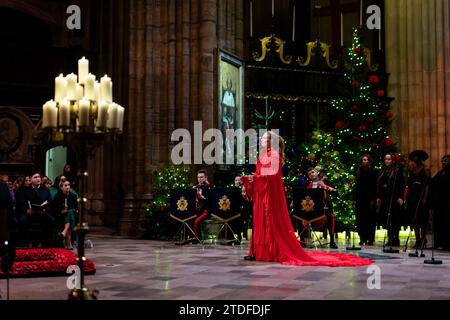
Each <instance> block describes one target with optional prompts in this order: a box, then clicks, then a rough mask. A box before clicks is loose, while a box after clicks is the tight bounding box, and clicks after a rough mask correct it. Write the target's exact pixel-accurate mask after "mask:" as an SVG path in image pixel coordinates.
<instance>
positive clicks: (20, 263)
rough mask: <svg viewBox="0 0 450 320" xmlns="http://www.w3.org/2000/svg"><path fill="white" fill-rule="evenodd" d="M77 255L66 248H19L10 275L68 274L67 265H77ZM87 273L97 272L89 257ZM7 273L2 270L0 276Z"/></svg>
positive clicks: (86, 267) (3, 276) (85, 269)
mask: <svg viewBox="0 0 450 320" xmlns="http://www.w3.org/2000/svg"><path fill="white" fill-rule="evenodd" d="M76 258H77V255H76V254H75V253H73V252H72V251H69V250H66V249H58V248H52V249H18V250H17V251H16V259H15V261H14V265H13V266H12V269H11V271H10V272H9V276H10V277H43V276H58V275H60V276H68V274H67V273H66V270H67V267H68V266H70V265H76V264H77V261H76ZM84 271H85V274H93V273H95V264H94V262H92V261H91V260H89V259H87V260H86V262H85V263H84ZM5 277H6V274H5V273H3V272H2V271H1V270H0V278H5Z"/></svg>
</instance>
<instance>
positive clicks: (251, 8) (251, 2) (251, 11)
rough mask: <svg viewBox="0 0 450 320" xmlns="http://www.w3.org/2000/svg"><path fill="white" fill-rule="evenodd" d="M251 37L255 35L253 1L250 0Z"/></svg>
mask: <svg viewBox="0 0 450 320" xmlns="http://www.w3.org/2000/svg"><path fill="white" fill-rule="evenodd" d="M250 37H253V1H252V0H250Z"/></svg>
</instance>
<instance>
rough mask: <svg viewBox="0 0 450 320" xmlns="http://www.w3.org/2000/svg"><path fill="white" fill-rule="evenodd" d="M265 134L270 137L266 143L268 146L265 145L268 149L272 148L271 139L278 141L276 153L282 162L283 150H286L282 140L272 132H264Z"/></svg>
mask: <svg viewBox="0 0 450 320" xmlns="http://www.w3.org/2000/svg"><path fill="white" fill-rule="evenodd" d="M266 133H267V134H268V135H269V137H270V139H269V140H268V141H267V142H268V145H267V146H268V147H270V148H271V147H272V139H273V140H275V139H278V153H279V154H280V158H281V159H282V161H284V150H285V148H286V145H285V143H284V139H283V138H282V137H281V136H280V135H278V134H276V133H275V132H273V131H266V132H265V133H264V134H266Z"/></svg>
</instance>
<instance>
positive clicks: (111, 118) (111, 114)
mask: <svg viewBox="0 0 450 320" xmlns="http://www.w3.org/2000/svg"><path fill="white" fill-rule="evenodd" d="M117 110H118V109H117V104H115V103H114V102H113V103H111V104H110V105H109V108H108V120H107V122H106V127H107V128H108V129H116V128H117V127H116V125H117Z"/></svg>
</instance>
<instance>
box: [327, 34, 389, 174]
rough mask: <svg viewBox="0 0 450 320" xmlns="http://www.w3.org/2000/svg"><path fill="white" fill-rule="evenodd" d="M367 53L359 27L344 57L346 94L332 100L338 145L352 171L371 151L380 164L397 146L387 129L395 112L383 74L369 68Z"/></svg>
mask: <svg viewBox="0 0 450 320" xmlns="http://www.w3.org/2000/svg"><path fill="white" fill-rule="evenodd" d="M366 57H367V55H366V51H365V49H364V48H363V46H362V44H361V38H360V35H359V29H358V28H354V29H353V39H352V47H351V48H349V49H347V53H346V54H345V55H344V58H343V60H344V61H343V63H344V68H345V81H344V86H343V88H342V92H343V96H342V97H339V98H336V99H333V100H331V102H330V105H331V109H332V112H331V116H332V118H333V119H336V122H335V132H336V134H335V137H336V148H337V150H338V151H339V153H340V156H341V161H342V162H343V163H344V164H345V165H347V166H349V170H350V171H351V172H355V171H356V166H357V165H358V159H359V157H360V156H361V155H363V154H365V153H369V154H370V155H371V156H372V157H373V159H374V160H375V161H376V162H377V163H378V164H380V163H381V159H382V158H383V156H384V154H385V153H387V152H395V149H396V147H395V145H394V142H393V140H392V139H391V137H389V133H388V130H389V126H390V122H391V121H392V119H393V117H394V114H393V113H392V111H390V110H389V104H388V103H387V102H386V101H385V100H384V97H385V91H384V90H383V89H382V87H381V86H380V85H381V83H380V78H379V77H378V75H376V74H373V73H372V72H371V71H369V70H368V68H367V61H366Z"/></svg>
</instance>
